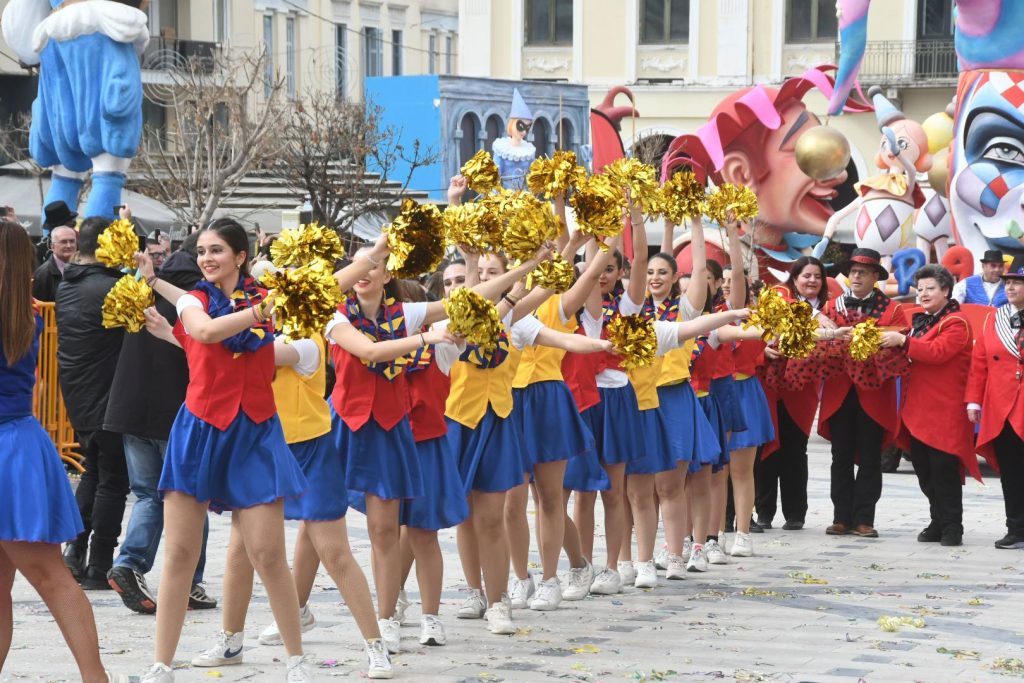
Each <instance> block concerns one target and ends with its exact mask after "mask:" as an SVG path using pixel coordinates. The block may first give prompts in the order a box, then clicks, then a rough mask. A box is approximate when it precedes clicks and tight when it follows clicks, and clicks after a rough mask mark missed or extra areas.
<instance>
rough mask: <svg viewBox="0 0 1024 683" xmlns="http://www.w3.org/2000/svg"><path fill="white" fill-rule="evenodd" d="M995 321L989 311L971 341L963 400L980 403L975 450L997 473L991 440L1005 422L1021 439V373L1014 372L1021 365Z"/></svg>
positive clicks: (1023, 386) (1023, 415) (1023, 431)
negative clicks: (972, 345) (979, 422)
mask: <svg viewBox="0 0 1024 683" xmlns="http://www.w3.org/2000/svg"><path fill="white" fill-rule="evenodd" d="M995 321H996V312H993V313H990V314H989V316H988V317H987V318H986V319H985V324H984V326H983V327H982V330H981V334H979V335H978V336H977V338H976V339H975V340H974V352H973V354H972V357H971V371H970V374H969V375H968V378H967V390H966V392H965V396H964V400H965V401H966V402H967V403H977V404H979V405H980V406H981V426H980V429H979V430H978V447H977V450H978V452H979V453H981V454H982V455H983V456H985V458H986V459H987V460H988V462H989V464H990V465H992V466H993V467H994V468H995V469H996V471H997V472H998V471H999V468H998V466H997V464H996V459H995V449H994V444H993V442H994V441H995V439H996V437H997V436H999V434H1000V433H1001V432H1002V431H1003V427H1005V426H1006V424H1007V423H1009V424H1010V426H1011V427H1012V428H1013V431H1015V432H1016V433H1017V436H1019V437H1021V438H1024V384H1022V381H1024V379H1022V378H1024V372H1022V373H1021V374H1020V375H1018V374H1017V373H1018V371H1019V370H1022V369H1024V368H1021V365H1020V363H1019V362H1018V360H1017V356H1015V355H1014V354H1013V353H1011V352H1010V350H1009V349H1007V348H1006V345H1005V344H1003V342H1002V341H1001V340H1000V339H999V335H998V334H997V333H996V326H995Z"/></svg>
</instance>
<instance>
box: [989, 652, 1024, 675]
mask: <svg viewBox="0 0 1024 683" xmlns="http://www.w3.org/2000/svg"><path fill="white" fill-rule="evenodd" d="M989 668H990V669H992V670H993V671H997V672H999V673H1001V674H1014V675H1016V676H1024V661H1021V660H1019V659H1017V658H1016V657H997V658H996V660H995V661H994V662H992V665H991V666H989Z"/></svg>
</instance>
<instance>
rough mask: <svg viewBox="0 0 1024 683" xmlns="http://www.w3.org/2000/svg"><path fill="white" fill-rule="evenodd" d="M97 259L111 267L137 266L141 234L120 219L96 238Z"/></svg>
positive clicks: (129, 223) (127, 222)
mask: <svg viewBox="0 0 1024 683" xmlns="http://www.w3.org/2000/svg"><path fill="white" fill-rule="evenodd" d="M96 242H97V245H98V246H97V247H96V260H97V261H99V262H100V263H102V264H103V265H105V266H110V267H111V268H133V267H135V253H136V252H137V251H138V250H139V236H138V235H136V234H135V227H134V226H132V224H131V222H129V221H127V220H124V219H118V220H116V221H114V222H113V223H111V224H110V225H108V226H107V227H106V229H104V230H103V232H102V233H100V236H99V237H98V238H97V240H96ZM136 331H138V330H136Z"/></svg>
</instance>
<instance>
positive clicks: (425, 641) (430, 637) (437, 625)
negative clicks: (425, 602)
mask: <svg viewBox="0 0 1024 683" xmlns="http://www.w3.org/2000/svg"><path fill="white" fill-rule="evenodd" d="M446 642H448V638H447V637H446V636H445V634H444V624H442V623H441V620H440V619H438V618H437V615H434V614H424V615H423V618H422V619H420V645H444V644H445V643H446Z"/></svg>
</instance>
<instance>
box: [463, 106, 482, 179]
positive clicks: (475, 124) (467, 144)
mask: <svg viewBox="0 0 1024 683" xmlns="http://www.w3.org/2000/svg"><path fill="white" fill-rule="evenodd" d="M479 121H480V120H479V119H478V118H477V117H476V114H473V113H472V112H467V113H466V114H465V115H463V117H462V121H460V122H459V130H460V131H461V132H462V139H461V140H459V166H460V167H461V166H462V165H463V164H464V163H466V162H467V161H469V160H470V158H471V157H472V156H473V155H474V154H476V145H477V139H478V138H479V137H480V123H479Z"/></svg>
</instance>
